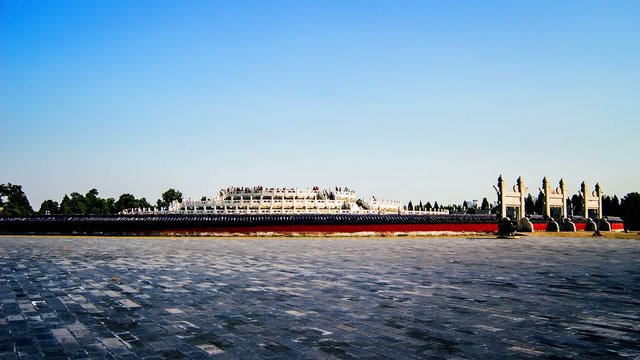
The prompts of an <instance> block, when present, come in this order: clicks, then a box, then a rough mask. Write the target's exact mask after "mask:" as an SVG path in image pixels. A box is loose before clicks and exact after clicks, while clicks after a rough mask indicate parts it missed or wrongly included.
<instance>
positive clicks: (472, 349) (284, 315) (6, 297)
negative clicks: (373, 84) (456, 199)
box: [0, 237, 640, 359]
mask: <svg viewBox="0 0 640 360" xmlns="http://www.w3.org/2000/svg"><path fill="white" fill-rule="evenodd" d="M0 299H1V301H2V309H1V312H0V358H1V359H43V358H46V359H68V358H69V359H114V358H115V359H205V358H219V359H253V358H265V359H281V358H287V359H289V358H293V359H307V358H308V359H332V358H339V359H349V358H367V359H370V358H380V359H385V358H390V359H424V358H434V359H438V358H446V359H452V358H471V359H478V358H493V359H495V358H576V359H585V358H612V359H615V358H627V359H639V358H640V241H634V240H605V239H596V238H594V239H571V238H549V237H545V238H536V237H526V238H521V239H515V240H504V239H503V240H500V239H467V238H379V239H377V238H376V239H370V238H369V239H330V238H325V239H300V238H288V239H271V238H262V239H261V238H257V239H160V238H155V239H140V238H81V237H77V238H62V237H51V238H46V237H19V238H13V237H0Z"/></svg>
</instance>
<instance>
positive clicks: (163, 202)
mask: <svg viewBox="0 0 640 360" xmlns="http://www.w3.org/2000/svg"><path fill="white" fill-rule="evenodd" d="M175 200H177V201H182V193H181V192H180V191H178V190H175V189H169V190H167V191H165V192H163V193H162V198H161V199H158V201H157V202H156V205H157V206H158V207H168V206H169V204H171V203H172V202H173V201H175Z"/></svg>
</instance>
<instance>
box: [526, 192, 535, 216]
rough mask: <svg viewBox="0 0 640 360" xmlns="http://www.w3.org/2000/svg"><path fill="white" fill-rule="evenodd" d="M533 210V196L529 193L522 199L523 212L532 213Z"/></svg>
mask: <svg viewBox="0 0 640 360" xmlns="http://www.w3.org/2000/svg"><path fill="white" fill-rule="evenodd" d="M535 211H536V205H535V203H534V202H533V196H531V194H529V195H527V197H526V198H525V199H524V213H525V214H533V213H534V212H535Z"/></svg>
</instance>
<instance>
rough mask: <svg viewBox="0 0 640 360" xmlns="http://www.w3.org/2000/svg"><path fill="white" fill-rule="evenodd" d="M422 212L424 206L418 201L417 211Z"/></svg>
mask: <svg viewBox="0 0 640 360" xmlns="http://www.w3.org/2000/svg"><path fill="white" fill-rule="evenodd" d="M423 210H424V205H422V200H420V203H419V204H418V211H423Z"/></svg>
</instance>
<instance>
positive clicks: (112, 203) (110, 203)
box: [105, 198, 118, 214]
mask: <svg viewBox="0 0 640 360" xmlns="http://www.w3.org/2000/svg"><path fill="white" fill-rule="evenodd" d="M105 207H106V209H107V214H116V213H117V212H118V211H117V210H116V199H114V198H108V199H106V200H105Z"/></svg>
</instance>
